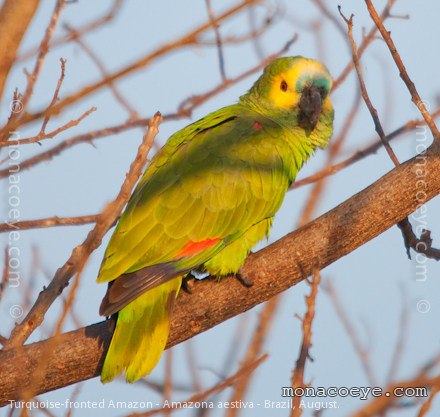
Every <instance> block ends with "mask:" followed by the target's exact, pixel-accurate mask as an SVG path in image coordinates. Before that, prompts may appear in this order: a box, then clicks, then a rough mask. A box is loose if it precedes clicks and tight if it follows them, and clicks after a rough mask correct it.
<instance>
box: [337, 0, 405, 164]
mask: <svg viewBox="0 0 440 417" xmlns="http://www.w3.org/2000/svg"><path fill="white" fill-rule="evenodd" d="M338 10H339V13H340V15H341V17H342V18H343V19H344V21H345V23H346V24H347V29H348V39H349V41H350V45H351V48H352V51H353V62H354V67H355V69H356V72H357V75H358V79H359V85H360V87H361V94H362V98H363V99H364V101H365V104H366V105H367V107H368V111H369V112H370V114H371V117H372V119H373V121H374V126H375V128H376V132H377V134H378V135H379V137H380V140H381V141H382V143H383V146H384V147H385V149H386V151H387V153H388V155H389V157H390V159H391V160H392V161H393V163H394V166H398V165H400V162H399V160H398V159H397V156H396V155H395V153H394V151H393V150H392V148H391V146H390V144H389V143H388V141H387V139H386V135H385V132H384V130H383V128H382V123H381V122H380V119H379V115H378V114H377V110H376V109H375V107H374V106H373V103H372V102H371V100H370V97H369V95H368V91H367V87H366V86H365V81H364V77H363V74H362V68H361V65H360V62H359V53H358V48H357V45H356V42H355V41H354V38H353V15H351V16H350V18H349V19H347V18H346V17H345V16H344V14H343V13H342V11H341V6H338Z"/></svg>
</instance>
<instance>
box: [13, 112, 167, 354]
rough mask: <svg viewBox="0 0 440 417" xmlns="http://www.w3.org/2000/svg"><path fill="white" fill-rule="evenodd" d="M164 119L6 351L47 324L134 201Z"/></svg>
mask: <svg viewBox="0 0 440 417" xmlns="http://www.w3.org/2000/svg"><path fill="white" fill-rule="evenodd" d="M161 119H162V116H161V115H160V113H156V115H155V116H154V117H153V119H151V121H150V124H149V129H148V132H147V133H146V134H145V136H144V139H143V141H142V144H141V145H140V146H139V149H138V153H137V155H136V158H135V160H134V161H133V162H132V164H131V166H130V171H129V173H128V174H127V176H126V178H125V181H124V183H123V185H122V187H121V190H120V191H119V194H118V196H117V197H116V199H115V200H114V201H113V202H111V203H110V204H108V205H107V207H106V208H105V209H104V211H103V212H102V214H101V215H100V218H99V220H98V221H97V223H96V225H95V227H94V228H93V230H91V231H90V232H89V234H88V235H87V238H86V239H85V240H84V242H83V243H82V244H81V245H79V246H77V247H76V248H75V249H74V250H73V251H72V254H71V255H70V257H69V259H68V260H67V262H66V263H65V264H64V265H63V266H62V267H61V268H60V269H58V271H57V272H56V274H55V276H54V278H53V280H52V281H51V283H50V284H49V286H48V287H47V288H46V289H44V290H43V291H41V292H40V294H39V296H38V299H37V300H36V302H35V304H34V305H33V307H32V308H31V310H30V311H29V313H28V314H27V316H26V317H25V319H24V320H23V321H22V322H21V323H20V324H17V325H16V326H15V328H14V329H13V331H12V333H11V337H10V338H9V341H8V343H7V344H6V345H5V349H11V348H13V347H16V346H19V345H21V344H23V343H24V342H25V341H26V339H27V338H28V337H29V335H30V334H31V333H32V332H33V331H34V330H35V329H36V328H37V327H38V326H39V325H40V324H41V323H42V322H43V320H44V316H45V314H46V312H47V310H48V309H49V307H50V306H51V305H52V303H53V302H54V301H55V299H56V298H57V297H58V295H59V294H60V293H61V292H62V291H63V289H64V288H65V287H66V286H67V285H68V284H69V280H70V278H71V277H72V276H73V275H74V274H78V273H80V272H81V271H82V269H83V267H84V265H85V263H86V261H87V259H88V258H89V256H90V254H91V253H92V252H93V251H94V250H95V249H96V248H97V247H99V245H100V244H101V240H102V238H103V236H104V235H105V234H106V233H107V231H108V230H109V228H110V227H111V226H112V225H113V223H114V222H115V220H116V218H117V217H118V216H119V215H120V213H121V211H122V209H123V208H124V206H125V204H126V203H127V201H128V199H129V198H130V194H131V190H132V188H133V187H134V185H135V184H136V182H137V180H138V179H139V176H140V175H141V173H142V168H143V167H144V165H145V162H146V159H147V154H148V151H149V150H150V148H151V146H152V144H153V141H154V138H155V137H156V135H157V132H158V125H159V123H160V122H161Z"/></svg>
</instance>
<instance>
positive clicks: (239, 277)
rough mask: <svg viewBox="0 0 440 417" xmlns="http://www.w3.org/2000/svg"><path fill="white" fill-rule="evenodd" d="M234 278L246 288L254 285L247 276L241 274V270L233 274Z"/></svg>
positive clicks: (244, 273) (243, 273)
mask: <svg viewBox="0 0 440 417" xmlns="http://www.w3.org/2000/svg"><path fill="white" fill-rule="evenodd" d="M235 278H237V280H238V282H239V283H240V284H241V285H243V286H245V287H246V288H250V287H252V285H254V281H253V280H252V279H251V278H250V277H249V274H247V273H246V272H243V271H242V270H241V269H240V270H239V271H238V272H237V273H236V274H235Z"/></svg>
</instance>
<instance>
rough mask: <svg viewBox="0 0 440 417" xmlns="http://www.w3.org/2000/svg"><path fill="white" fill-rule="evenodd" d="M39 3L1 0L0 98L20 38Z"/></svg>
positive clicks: (34, 0)
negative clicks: (2, 0)
mask: <svg viewBox="0 0 440 417" xmlns="http://www.w3.org/2000/svg"><path fill="white" fill-rule="evenodd" d="M39 4H40V1H39V0H5V1H4V2H3V5H2V8H1V10H0V56H1V60H0V99H1V97H2V96H3V90H4V87H5V84H6V80H7V78H8V74H9V70H10V69H11V67H12V65H13V64H14V62H15V58H16V55H17V51H18V48H19V46H20V43H21V40H22V38H23V36H24V34H25V32H26V30H27V28H28V26H29V23H30V22H31V20H32V18H33V16H34V14H35V12H36V11H37V8H38V5H39Z"/></svg>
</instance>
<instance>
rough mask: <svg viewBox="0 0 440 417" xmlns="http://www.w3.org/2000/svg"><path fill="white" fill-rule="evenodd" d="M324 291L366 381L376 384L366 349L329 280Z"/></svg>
mask: <svg viewBox="0 0 440 417" xmlns="http://www.w3.org/2000/svg"><path fill="white" fill-rule="evenodd" d="M324 291H325V292H326V293H327V295H328V296H329V298H330V301H331V302H332V304H333V307H334V309H335V311H336V314H337V316H338V318H339V320H340V321H341V323H342V325H343V326H344V328H345V331H346V332H347V334H348V337H349V339H350V341H351V343H352V345H353V349H354V351H355V352H356V353H357V355H358V357H359V360H360V362H361V365H362V368H363V369H364V372H365V375H366V376H367V379H368V383H369V384H370V386H372V387H374V386H376V378H375V376H374V373H373V369H372V367H371V364H370V357H369V352H368V349H366V348H365V347H364V346H362V343H361V341H360V340H359V336H358V333H357V332H356V328H355V326H354V325H353V324H352V322H351V321H350V319H349V316H348V314H347V312H346V311H345V310H344V307H343V305H342V302H341V300H340V299H339V297H338V294H337V292H336V290H335V288H334V287H333V285H332V284H331V282H330V281H327V282H326V283H325V285H324Z"/></svg>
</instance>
